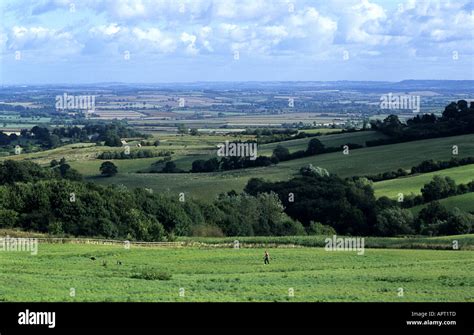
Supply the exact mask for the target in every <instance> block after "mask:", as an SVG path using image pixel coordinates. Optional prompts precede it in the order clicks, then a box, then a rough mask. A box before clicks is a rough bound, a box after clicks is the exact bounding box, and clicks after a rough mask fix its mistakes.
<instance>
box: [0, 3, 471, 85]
mask: <svg viewBox="0 0 474 335" xmlns="http://www.w3.org/2000/svg"><path fill="white" fill-rule="evenodd" d="M473 9H474V6H473V1H472V0H456V1H446V0H445V1H429V0H424V1H417V0H408V1H388V0H386V1H375V0H333V1H329V0H322V1H318V0H314V1H303V0H302V1H298V0H239V1H234V0H214V1H212V0H105V1H99V0H37V1H10V0H3V1H1V2H0V18H1V21H0V22H1V27H0V83H1V84H38V83H93V82H113V81H120V82H130V83H159V82H189V81H247V80H248V81H258V80H261V81H267V80H281V81H286V80H316V81H319V80H323V81H324V80H387V81H398V80H403V79H474V73H473V71H474V70H473V66H474V63H473V62H474V61H473V59H474V43H473V42H474V40H473V32H474V18H473Z"/></svg>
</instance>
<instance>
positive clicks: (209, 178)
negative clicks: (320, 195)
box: [97, 135, 474, 200]
mask: <svg viewBox="0 0 474 335" xmlns="http://www.w3.org/2000/svg"><path fill="white" fill-rule="evenodd" d="M331 136H336V135H331ZM453 145H458V147H459V156H458V157H460V158H462V157H468V156H474V135H462V136H453V137H446V138H439V139H430V140H422V141H414V142H407V143H399V144H391V145H384V146H378V147H371V148H362V149H357V150H351V151H350V153H349V155H343V154H342V152H335V153H329V154H323V155H316V156H311V157H305V158H301V159H295V160H291V161H286V162H281V163H280V164H278V165H274V166H269V167H265V168H254V169H243V170H235V171H226V172H220V173H199V174H189V173H181V174H129V173H123V172H124V171H120V168H119V172H120V173H119V174H118V175H117V176H115V177H112V178H106V179H100V180H99V179H97V181H98V182H101V183H115V184H123V185H125V186H128V187H132V188H133V187H140V186H141V187H147V188H152V189H154V190H155V191H158V192H170V193H171V194H176V195H177V194H178V193H180V192H184V193H186V194H189V195H191V196H193V197H196V198H200V199H205V200H212V199H214V198H215V197H216V196H217V195H218V194H219V193H221V192H227V191H230V190H231V189H234V190H236V191H238V192H240V191H242V190H243V188H244V187H245V185H246V183H247V181H248V180H249V179H250V178H252V177H255V178H263V179H267V180H272V181H276V180H288V179H290V178H292V177H294V176H296V175H298V171H299V169H300V168H301V167H302V166H304V165H307V164H310V163H311V164H313V165H314V166H320V167H323V168H326V169H328V171H329V172H331V173H335V174H338V175H339V176H341V177H350V176H354V175H370V174H376V173H380V172H386V171H392V170H396V169H398V168H404V169H409V168H411V167H412V166H414V165H417V164H419V163H421V162H422V161H424V160H428V159H433V160H449V159H451V158H452V155H451V148H452V146H453ZM466 169H468V168H467V167H466ZM440 172H441V171H440ZM463 173H466V171H463ZM400 180H401V179H397V181H400ZM396 187H397V186H396V185H394V186H392V188H393V189H392V191H393V190H396V191H398V190H397V189H396ZM397 193H398V192H397Z"/></svg>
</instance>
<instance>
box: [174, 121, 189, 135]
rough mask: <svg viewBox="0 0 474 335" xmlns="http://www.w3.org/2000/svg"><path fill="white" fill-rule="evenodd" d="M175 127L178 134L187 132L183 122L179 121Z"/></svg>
mask: <svg viewBox="0 0 474 335" xmlns="http://www.w3.org/2000/svg"><path fill="white" fill-rule="evenodd" d="M176 127H177V128H178V134H187V133H188V128H187V127H186V126H185V125H184V124H182V123H180V124H178V125H177V126H176Z"/></svg>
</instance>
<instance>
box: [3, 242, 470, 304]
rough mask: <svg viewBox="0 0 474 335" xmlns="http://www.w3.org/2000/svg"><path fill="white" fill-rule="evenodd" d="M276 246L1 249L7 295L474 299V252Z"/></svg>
mask: <svg viewBox="0 0 474 335" xmlns="http://www.w3.org/2000/svg"><path fill="white" fill-rule="evenodd" d="M268 251H269V253H270V255H271V258H272V259H271V263H270V264H269V265H264V264H263V260H262V257H263V252H264V249H263V248H242V249H232V248H193V247H184V248H159V247H158V248H154V247H134V246H132V247H131V248H130V249H125V248H124V247H123V246H106V245H84V244H40V245H39V249H38V255H36V256H33V255H30V254H28V253H20V252H10V253H7V252H0V267H1V268H2V271H1V273H0V283H1V284H0V301H65V302H72V301H144V302H156V301H166V302H168V301H183V302H185V301H191V302H192V301H242V302H247V301H393V302H401V301H461V302H463V301H471V302H472V301H474V276H473V274H474V262H472V251H459V250H458V251H446V250H398V249H366V250H365V253H364V254H363V255H357V253H356V252H350V251H342V252H341V251H340V252H336V251H334V252H329V251H325V250H324V249H323V248H269V249H268ZM91 257H95V258H96V260H91V259H90V258H91ZM117 260H120V261H121V262H122V265H118V264H117ZM104 262H106V263H107V265H106V266H103V263H104ZM150 274H158V275H157V276H156V278H155V277H153V276H152V277H150V276H149V275H150ZM145 278H148V279H145ZM150 278H153V279H154V280H150ZM71 288H73V289H74V290H75V296H71V295H70V292H71ZM400 288H402V289H403V296H399V292H400V290H399V289H400ZM183 289H184V291H183ZM291 290H293V291H291ZM180 292H181V295H180ZM291 292H294V296H291ZM183 293H184V296H183Z"/></svg>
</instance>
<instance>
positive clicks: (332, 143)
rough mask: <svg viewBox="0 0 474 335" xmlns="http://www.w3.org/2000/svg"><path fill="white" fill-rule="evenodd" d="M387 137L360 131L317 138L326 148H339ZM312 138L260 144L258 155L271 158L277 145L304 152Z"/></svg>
mask: <svg viewBox="0 0 474 335" xmlns="http://www.w3.org/2000/svg"><path fill="white" fill-rule="evenodd" d="M386 137H387V136H386V135H384V134H382V133H379V132H377V131H361V132H354V133H344V134H330V135H325V136H318V137H317V138H318V139H319V140H320V141H321V143H322V144H324V146H326V147H339V146H341V145H344V144H347V143H355V144H360V145H365V142H367V141H372V140H376V139H381V138H386ZM311 139H312V137H307V138H299V139H295V140H290V141H283V142H275V143H268V144H261V145H259V146H258V154H259V155H266V156H271V155H272V153H273V150H274V149H275V148H276V147H277V145H282V146H284V147H285V148H287V149H288V150H289V151H290V152H295V151H298V150H306V148H307V147H308V142H309V141H310V140H311Z"/></svg>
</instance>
